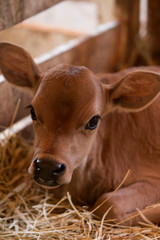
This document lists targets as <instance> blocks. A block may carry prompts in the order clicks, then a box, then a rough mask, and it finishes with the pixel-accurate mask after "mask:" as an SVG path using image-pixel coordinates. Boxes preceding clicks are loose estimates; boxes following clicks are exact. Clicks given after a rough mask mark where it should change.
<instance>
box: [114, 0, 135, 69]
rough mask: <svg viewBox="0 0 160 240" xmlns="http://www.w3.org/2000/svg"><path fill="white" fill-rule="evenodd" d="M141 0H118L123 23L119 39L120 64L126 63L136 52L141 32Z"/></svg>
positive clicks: (117, 8) (120, 20)
mask: <svg viewBox="0 0 160 240" xmlns="http://www.w3.org/2000/svg"><path fill="white" fill-rule="evenodd" d="M139 9H140V2H139V0H125V1H124V0H116V15H117V17H118V20H119V22H120V23H121V35H120V36H121V37H120V39H119V40H120V41H119V45H120V48H119V51H120V53H119V55H120V64H121V65H125V64H126V63H127V62H128V60H129V59H130V56H131V55H132V54H134V51H135V48H136V39H137V37H138V34H139V25H140V23H139Z"/></svg>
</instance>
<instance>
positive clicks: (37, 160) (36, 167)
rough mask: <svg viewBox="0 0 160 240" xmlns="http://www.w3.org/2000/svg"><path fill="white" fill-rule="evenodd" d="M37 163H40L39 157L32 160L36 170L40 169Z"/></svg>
mask: <svg viewBox="0 0 160 240" xmlns="http://www.w3.org/2000/svg"><path fill="white" fill-rule="evenodd" d="M39 164H40V160H39V159H35V160H34V167H35V169H36V171H40V170H41V168H40V166H39Z"/></svg>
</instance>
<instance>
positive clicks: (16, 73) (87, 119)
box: [0, 43, 160, 188]
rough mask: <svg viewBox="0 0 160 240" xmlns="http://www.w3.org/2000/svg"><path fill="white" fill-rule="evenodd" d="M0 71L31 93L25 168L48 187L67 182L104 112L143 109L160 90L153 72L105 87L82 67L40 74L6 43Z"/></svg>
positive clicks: (0, 56)
mask: <svg viewBox="0 0 160 240" xmlns="http://www.w3.org/2000/svg"><path fill="white" fill-rule="evenodd" d="M0 69H1V71H2V73H3V75H4V76H5V78H6V79H7V80H8V81H9V82H10V83H12V84H15V85H18V86H21V87H28V88H30V89H31V90H32V92H33V95H34V97H33V99H32V101H31V103H30V105H29V106H28V108H29V109H30V113H31V117H32V120H33V125H34V130H35V144H34V147H35V150H34V156H33V161H32V163H31V165H30V168H29V172H30V174H31V175H32V176H33V178H34V179H35V181H36V182H37V183H39V184H40V185H43V186H46V187H52V188H54V187H57V186H60V185H62V184H68V183H69V182H70V181H71V178H72V174H73V171H74V169H75V168H77V167H78V166H79V165H81V166H83V165H85V163H86V161H87V157H88V154H89V153H90V151H91V149H92V147H93V145H94V142H95V140H96V139H95V138H96V135H97V131H98V128H99V125H100V122H101V119H102V118H103V116H104V115H105V114H106V113H107V112H109V111H111V110H112V109H116V108H119V109H121V110H125V111H138V110H141V109H143V108H145V107H146V106H147V105H149V104H150V103H151V102H152V101H153V99H154V98H155V97H156V96H157V95H158V93H159V90H160V76H159V75H158V74H156V73H153V72H134V73H131V74H128V75H126V76H125V77H124V78H123V79H119V80H118V81H117V82H115V83H113V84H109V85H105V84H103V83H102V82H101V81H100V80H99V79H97V77H96V76H95V75H94V74H93V73H92V72H91V71H90V70H89V69H87V68H86V67H76V66H72V65H68V64H61V65H58V66H56V67H53V68H51V69H50V70H48V71H47V72H45V73H41V72H40V70H39V68H38V66H37V65H36V64H35V62H34V61H33V59H32V58H31V56H30V55H29V54H28V53H27V52H26V51H25V50H24V49H22V48H20V47H18V46H15V45H12V44H9V43H0ZM108 127H109V126H108Z"/></svg>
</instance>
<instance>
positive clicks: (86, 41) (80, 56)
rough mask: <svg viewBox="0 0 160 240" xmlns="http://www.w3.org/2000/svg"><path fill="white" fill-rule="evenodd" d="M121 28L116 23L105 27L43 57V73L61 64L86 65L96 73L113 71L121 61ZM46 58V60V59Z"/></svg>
mask: <svg viewBox="0 0 160 240" xmlns="http://www.w3.org/2000/svg"><path fill="white" fill-rule="evenodd" d="M119 38H120V26H119V24H118V23H117V22H116V21H114V22H110V23H108V24H105V25H103V27H100V29H99V30H98V31H97V32H96V33H95V34H92V35H91V36H87V37H83V38H81V39H80V40H78V41H77V40H75V41H73V44H71V45H70V44H68V47H67V45H66V47H64V46H62V47H60V48H59V51H57V50H54V51H53V52H52V51H51V52H50V53H48V54H47V55H46V56H47V57H46V56H45V55H44V57H42V63H40V67H41V69H42V70H43V71H47V69H49V68H51V67H53V66H55V65H57V64H60V63H69V64H73V65H84V66H86V67H88V68H90V69H91V70H92V71H93V72H94V73H99V72H107V71H112V70H113V68H115V66H116V64H117V63H118V61H119ZM45 58H46V59H45Z"/></svg>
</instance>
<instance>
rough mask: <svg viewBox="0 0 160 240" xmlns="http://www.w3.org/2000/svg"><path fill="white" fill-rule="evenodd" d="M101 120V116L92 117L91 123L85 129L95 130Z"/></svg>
mask: <svg viewBox="0 0 160 240" xmlns="http://www.w3.org/2000/svg"><path fill="white" fill-rule="evenodd" d="M99 119H100V116H99V115H96V116H94V117H92V118H91V119H90V120H89V122H88V123H87V124H86V126H85V129H89V130H94V129H95V128H96V127H97V125H98V120H99Z"/></svg>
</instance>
